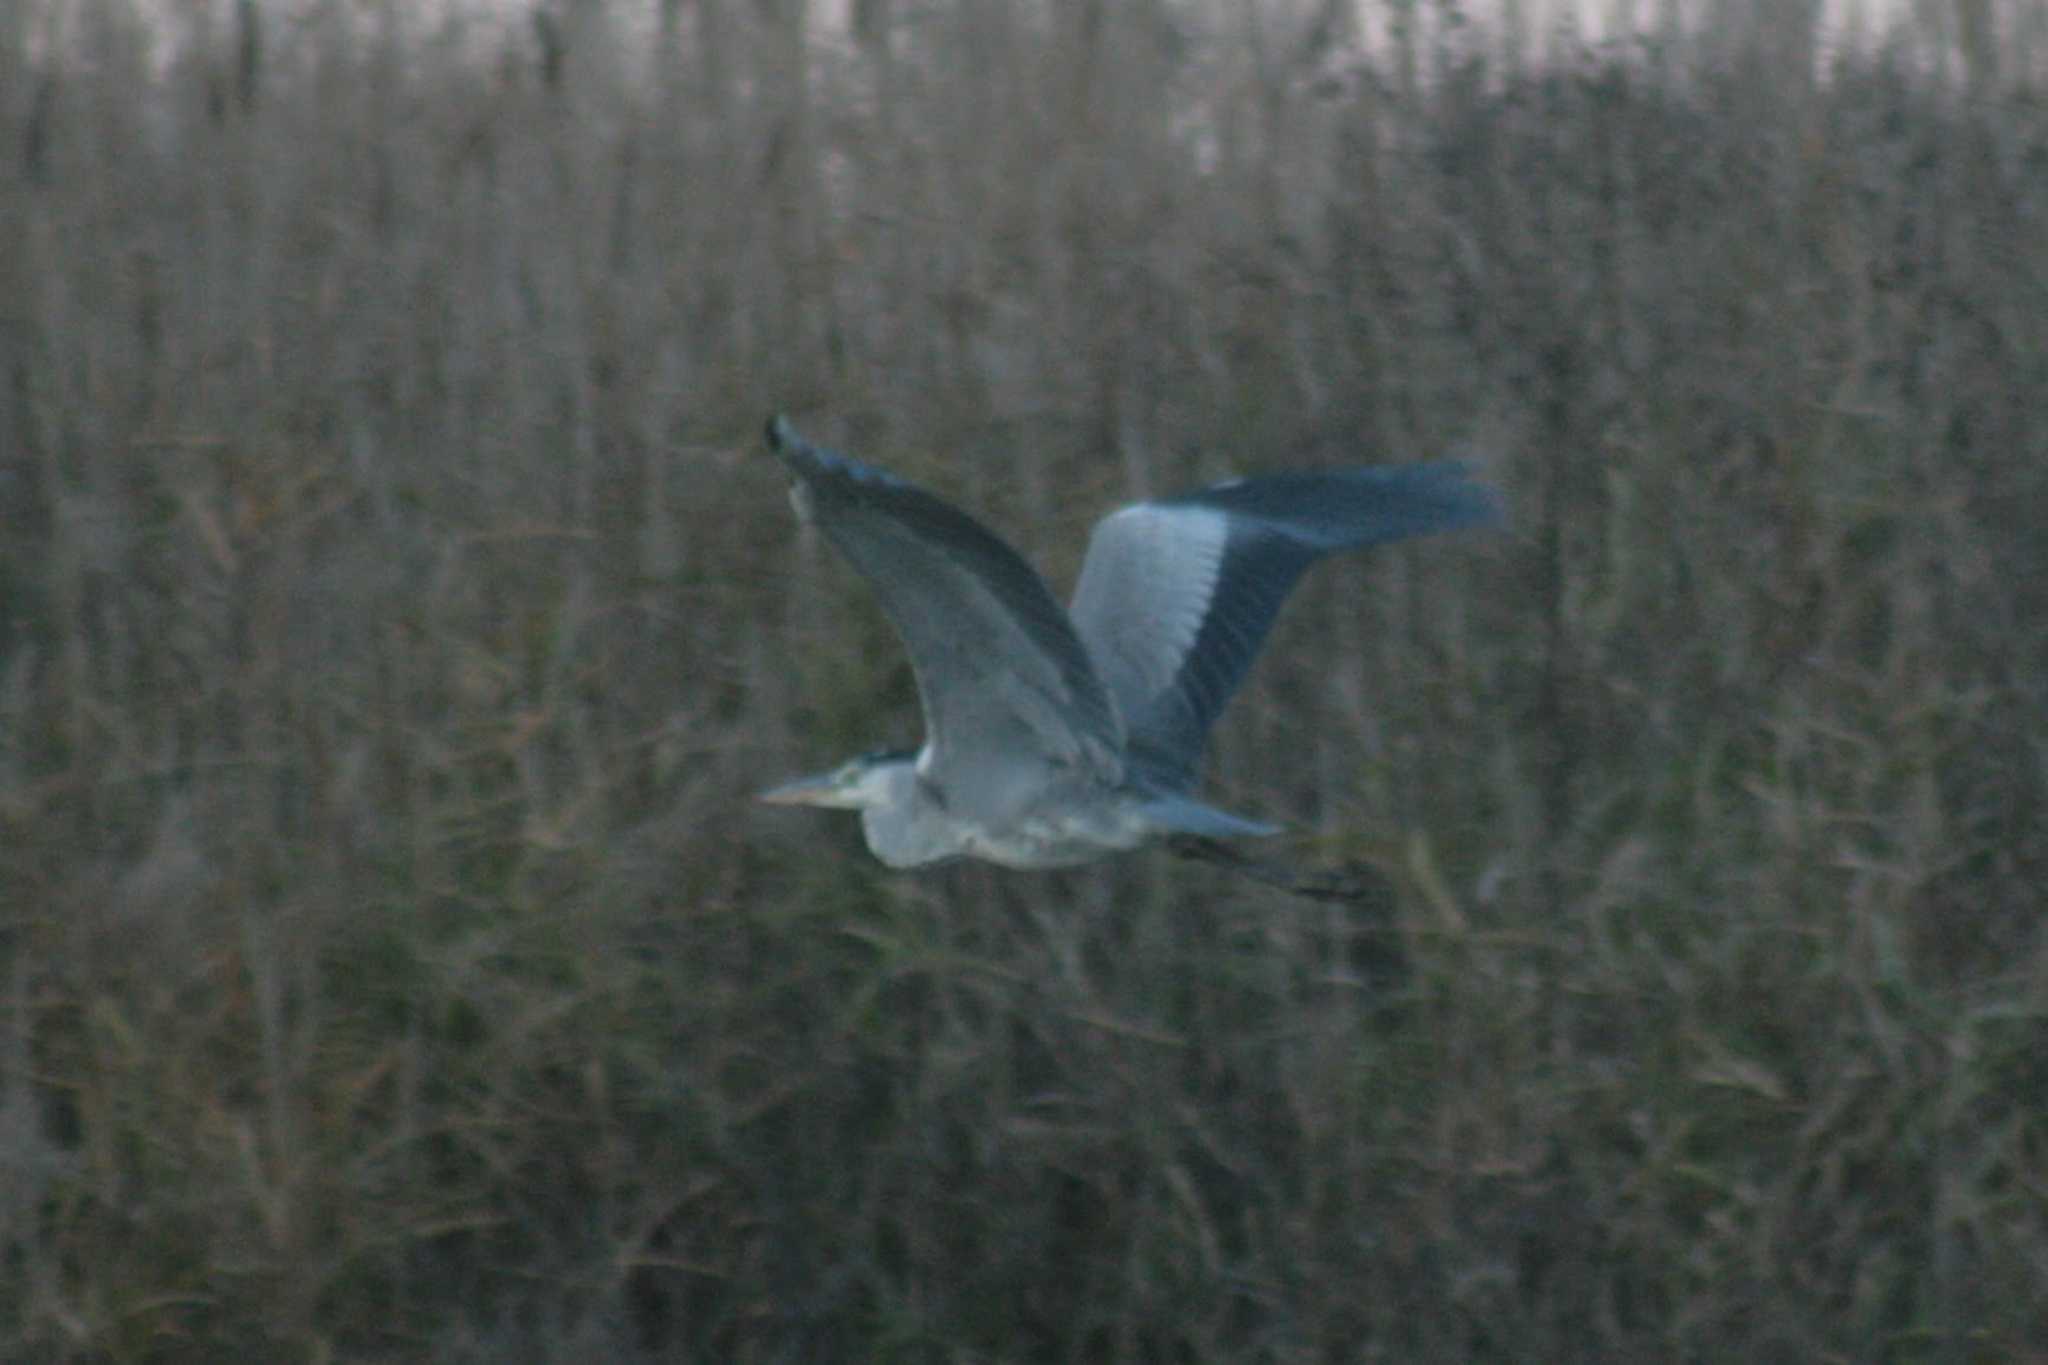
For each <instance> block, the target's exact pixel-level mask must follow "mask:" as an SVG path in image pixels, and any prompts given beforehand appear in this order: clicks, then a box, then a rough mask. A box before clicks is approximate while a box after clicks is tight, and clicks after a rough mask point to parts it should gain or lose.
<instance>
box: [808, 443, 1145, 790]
mask: <svg viewBox="0 0 2048 1365" xmlns="http://www.w3.org/2000/svg"><path fill="white" fill-rule="evenodd" d="M768 445H769V448H770V449H771V450H773V451H774V452H775V454H776V456H777V457H778V458H779V459H781V461H782V463H783V464H784V465H785V466H787V467H788V469H789V471H790V473H791V474H792V475H794V476H795V480H796V482H795V485H794V488H793V490H792V495H791V496H792V497H793V498H794V499H795V501H796V502H797V507H798V511H799V512H800V513H802V514H803V515H804V516H806V517H809V518H810V519H812V520H814V521H815V522H816V523H817V525H818V527H819V529H820V530H822V531H823V532H824V533H825V535H826V536H827V537H828V538H829V539H830V540H831V541H832V543H833V544H834V545H836V546H838V547H839V549H840V551H841V552H842V553H844V554H845V555H846V557H847V558H848V559H849V560H851V561H852V562H853V565H854V567H855V568H856V569H858V570H860V572H861V574H862V575H863V576H864V577H865V578H866V579H867V580H868V583H869V585H870V586H872V587H873V588H874V590H875V596H876V597H877V598H879V599H880V600H881V604H882V610H883V611H884V612H885V613H886V614H887V615H888V617H889V620H890V622H891V623H892V624H894V625H895V627H896V632H897V634H899V635H901V636H902V637H903V643H904V645H905V647H906V648H907V649H908V650H909V651H910V664H911V668H912V669H913V670H914V671H915V673H916V674H917V690H918V696H919V699H920V700H921V701H922V703H923V705H924V718H925V729H926V739H927V742H928V743H929V745H930V753H929V755H928V757H927V759H926V765H927V766H926V769H925V771H926V773H927V776H928V777H929V778H930V779H931V780H932V781H933V782H934V783H935V784H936V785H937V786H938V787H939V789H940V791H941V794H942V795H943V796H944V797H945V799H947V800H949V801H957V802H959V803H963V804H965V805H966V806H968V807H969V809H977V808H978V809H981V810H988V809H992V808H996V807H1000V806H1003V805H1006V804H1008V803H1009V802H1011V801H1014V800H1017V799H1022V798H1023V797H1025V796H1027V795H1028V794H1030V789H1031V788H1032V784H1034V783H1037V782H1041V781H1043V780H1044V772H1045V769H1046V768H1047V767H1048V766H1066V767H1079V768H1081V769H1083V770H1084V771H1087V772H1090V773H1092V774H1094V775H1095V776H1097V777H1099V778H1101V779H1102V780H1104V781H1108V782H1115V781H1117V780H1119V779H1120V778H1121V777H1122V774H1123V741H1124V731H1123V724H1122V721H1121V718H1120V717H1119V716H1118V714H1117V710H1116V707H1115V705H1114V704H1113V703H1112V702H1111V700H1110V697H1109V692H1108V689H1107V688H1105V687H1104V685H1103V683H1102V680H1101V679H1100V678H1099V677H1098V676H1097V675H1096V672H1095V668H1094V665H1093V663H1092V662H1091V660H1090V659H1089V656H1088V651H1087V650H1086V649H1085V648H1084V647H1083V646H1082V644H1081V641H1080V638H1079V637H1078V636H1076V635H1075V633H1074V627H1073V623H1072V622H1071V621H1070V620H1069V619H1068V617H1067V613H1066V611H1065V609H1064V608H1062V607H1061V606H1060V604H1059V602H1058V601H1057V600H1056V599H1055V598H1054V597H1053V595H1052V593H1051V592H1050V591H1049V590H1048V589H1047V588H1046V586H1045V581H1044V580H1043V579H1041V578H1040V577H1039V576H1038V574H1037V573H1036V572H1034V571H1033V570H1032V568H1031V566H1030V565H1029V564H1026V563H1025V562H1024V560H1023V559H1022V558H1020V557H1019V556H1018V554H1017V552H1016V551H1015V550H1012V549H1011V548H1010V547H1009V546H1008V545H1005V544H1004V543H1003V542H1002V541H1001V540H999V539H997V538H996V537H995V535H993V534H992V533H991V532H989V531H988V530H987V529H986V528H985V527H983V526H982V525H981V524H980V523H979V522H977V521H975V520H974V519H973V518H972V517H970V516H968V515H967V514H966V513H964V512H962V511H960V510H958V509H957V508H954V507H952V506H949V505H948V504H946V503H944V502H942V501H940V500H939V499H938V498H936V497H934V496H932V495H931V494H930V493H927V492H925V491H924V490H923V489H921V488H918V487H916V486H915V485H912V484H909V483H906V482H905V481H903V480H902V479H899V478H897V477H896V476H894V475H893V474H889V473H887V472H885V471H883V470H880V469H876V468H873V467H872V466H869V465H864V464H861V463H860V462H859V461H857V460H852V459H849V458H847V457H846V456H844V455H841V454H839V453H837V452H836V451H831V450H826V449H824V448H822V447H819V446H814V445H812V444H811V443H809V442H808V441H806V440H804V439H803V438H802V437H801V436H799V435H797V433H796V431H795V430H794V429H793V428H792V427H791V426H790V425H789V423H788V422H787V421H786V420H785V419H783V418H781V417H777V418H775V419H773V420H772V421H770V422H769V424H768Z"/></svg>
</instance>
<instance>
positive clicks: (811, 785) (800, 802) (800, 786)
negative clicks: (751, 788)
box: [754, 773, 846, 806]
mask: <svg viewBox="0 0 2048 1365" xmlns="http://www.w3.org/2000/svg"><path fill="white" fill-rule="evenodd" d="M754 799H755V800H757V801H766V802H767V803H768V804H769V805H771V806H843V805H845V804H846V803H845V801H844V800H842V799H841V797H840V795H839V788H838V786H837V785H836V784H835V783H834V782H833V781H832V775H831V774H830V773H817V774H815V775H813V776H811V777H799V778H796V779H795V780H793V781H789V782H784V783H782V784H780V785H779V786H774V787H770V788H769V789H768V790H767V791H764V792H762V793H761V794H760V795H759V796H757V797H755V798H754Z"/></svg>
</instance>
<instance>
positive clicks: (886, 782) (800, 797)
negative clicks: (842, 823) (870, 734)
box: [760, 749, 917, 810]
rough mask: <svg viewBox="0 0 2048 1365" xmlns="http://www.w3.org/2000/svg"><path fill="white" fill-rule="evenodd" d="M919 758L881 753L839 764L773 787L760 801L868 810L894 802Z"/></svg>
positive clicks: (904, 752)
mask: <svg viewBox="0 0 2048 1365" xmlns="http://www.w3.org/2000/svg"><path fill="white" fill-rule="evenodd" d="M916 759H917V755H916V754H914V753H912V752H910V751H908V750H903V749H878V750H876V751H875V752H874V753H870V754H862V755H861V756H860V757H859V758H856V759H852V760H850V761H848V762H845V763H842V764H840V765H839V766H838V767H836V768H834V769H833V770H832V771H831V772H829V773H819V774H817V775H815V776H812V777H799V778H797V779H796V780H794V781H792V782H784V783H782V784H781V785H780V786H774V787H770V788H769V789H768V790H767V791H764V792H762V793H761V795H760V799H761V800H763V801H766V802H768V803H769V804H770V805H775V806H826V807H829V808H831V809H833V810H866V809H869V808H871V807H875V806H880V805H883V804H885V803H886V802H889V801H890V800H892V799H893V798H894V793H895V790H896V789H895V785H894V784H895V781H896V780H897V778H898V775H899V774H900V773H901V772H902V770H903V769H905V768H907V767H909V766H910V765H911V764H912V763H914V762H915V761H916Z"/></svg>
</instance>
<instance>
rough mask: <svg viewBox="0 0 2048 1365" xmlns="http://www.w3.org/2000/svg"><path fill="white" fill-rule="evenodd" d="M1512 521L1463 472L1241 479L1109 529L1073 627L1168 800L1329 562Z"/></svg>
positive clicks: (1145, 510)
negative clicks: (1303, 586) (1298, 588)
mask: <svg viewBox="0 0 2048 1365" xmlns="http://www.w3.org/2000/svg"><path fill="white" fill-rule="evenodd" d="M1499 519H1500V503H1499V500H1498V499H1497V498H1496V497H1495V495H1494V494H1493V492H1492V490H1490V489H1488V488H1487V487H1485V486H1484V485H1482V484H1477V483H1474V482H1472V481H1471V480H1470V479H1469V478H1468V477H1467V476H1466V473H1465V470H1464V468H1463V466H1461V465H1457V464H1452V463H1440V464H1417V465H1388V466H1383V467H1380V468H1376V469H1337V470H1329V471H1323V472H1313V473H1310V472H1303V473H1289V474H1277V475H1270V476H1267V477H1264V478H1256V479H1236V480H1233V481H1231V482H1229V483H1220V484H1217V485H1215V486H1214V487H1211V488H1204V489H1201V490H1200V491H1198V492H1194V493H1187V494H1183V495H1182V496H1180V497H1176V498H1168V499H1165V500H1163V501H1158V502H1141V503H1137V504H1135V505H1133V506H1130V507H1126V508H1124V509H1122V510H1121V511H1119V512H1115V513H1112V514H1111V515H1110V516H1108V517H1105V518H1104V519H1103V520H1102V521H1101V522H1100V523H1098V524H1097V525H1096V527H1095V534H1094V537H1093V538H1092V539H1091V540H1090V541H1089V543H1088V557H1087V559H1086V561H1084V563H1083V564H1082V567H1081V581H1080V582H1079V583H1078V584H1077V585H1076V586H1075V589H1074V605H1073V611H1072V615H1073V621H1074V628H1075V630H1077V631H1078V632H1079V633H1080V637H1081V639H1082V641H1083V642H1084V643H1085V644H1086V645H1087V647H1088V651H1089V653H1090V655H1091V656H1092V657H1093V658H1094V660H1095V666H1096V668H1097V669H1098V670H1099V671H1100V672H1101V674H1102V678H1103V681H1104V682H1105V683H1107V684H1108V686H1109V690H1110V693H1111V695H1112V696H1114V697H1115V699H1116V704H1117V707H1118V708H1119V710H1120V711H1121V712H1122V714H1123V718H1124V725H1125V728H1126V731H1127V732H1128V737H1129V747H1128V750H1127V753H1128V758H1129V761H1130V763H1131V764H1132V765H1134V766H1135V767H1136V768H1138V770H1139V771H1141V772H1142V773H1144V775H1145V776H1146V777H1147V778H1149V779H1150V780H1151V781H1152V782H1154V783H1155V784H1157V785H1160V786H1162V787H1164V788H1166V789H1168V790H1179V789H1181V788H1184V787H1185V786H1186V785H1187V784H1188V783H1189V782H1190V781H1191V780H1192V779H1193V777H1194V772H1195V764H1196V762H1197V761H1198V760H1199V759H1200V758H1201V754H1202V745H1203V742H1204V740H1205V739H1206V738H1207V736H1208V733H1209V727H1210V726H1211V725H1212V724H1214V723H1215V720H1216V717H1217V716H1218V715H1219V714H1220V713H1221V712H1222V710H1223V707H1224V705H1225V704H1226V703H1228V702H1229V700H1230V698H1231V696H1232V695H1233V694H1235V693H1236V691H1237V688H1238V685H1239V684H1240V683H1241V682H1243V681H1244V675H1245V671H1246V670H1247V669H1248V668H1250V667H1251V662H1252V660H1253V659H1254V658H1256V657H1257V655H1258V652H1259V647H1260V646H1261V645H1262V644H1264V643H1265V639H1266V632H1267V631H1268V630H1270V629H1271V628H1272V625H1273V618H1274V617H1275V616H1277V615H1278V614H1279V611H1280V605H1281V603H1283V602H1284V601H1286V600H1287V594H1288V593H1289V592H1290V591H1292V590H1293V588H1294V585H1295V583H1296V582H1298V581H1299V580H1300V578H1301V575H1302V573H1303V571H1305V570H1306V569H1307V568H1308V566H1309V565H1311V564H1313V563H1314V562H1315V561H1316V560H1317V559H1319V558H1321V557H1322V556H1324V555H1326V554H1331V553H1334V552H1336V551H1338V550H1352V549H1359V548H1362V547H1364V546H1368V545H1377V544H1380V543H1382V542H1384V541H1389V540H1398V539H1401V538H1402V537H1404V536H1414V535H1422V534H1424V533H1425V532H1430V531H1448V530H1452V529H1454V528H1457V527H1461V526H1476V525H1483V524H1486V523H1489V522H1494V521H1498V520H1499Z"/></svg>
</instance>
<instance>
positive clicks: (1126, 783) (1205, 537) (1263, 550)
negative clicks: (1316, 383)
mask: <svg viewBox="0 0 2048 1365" xmlns="http://www.w3.org/2000/svg"><path fill="white" fill-rule="evenodd" d="M768 446H769V449H770V450H772V451H773V452H774V453H775V455H776V457H777V458H778V459H780V460H781V462H782V464H783V465H784V466H785V467H786V468H787V470H788V472H789V475H790V478H791V489H790V497H791V501H792V502H793V503H794V504H795V505H796V508H797V511H798V514H799V515H800V516H803V517H805V518H807V519H809V520H811V521H813V522H815V524H816V525H817V526H818V528H819V529H820V530H822V531H823V532H824V533H825V535H826V537H827V538H828V539H830V540H831V541H832V543H833V544H834V545H835V546H837V547H838V549H839V550H840V552H841V553H843V554H844V555H845V556H846V558H847V559H848V560H850V561H851V562H852V563H853V566H854V568H855V569H857V570H859V571H860V573H861V574H862V575H863V576H864V577H865V578H866V579H867V581H868V585H869V586H870V587H871V588H872V589H873V590H874V593H875V596H876V597H877V598H878V599H879V600H880V603H881V607H882V610H883V612H884V614H886V615H887V616H888V618H889V620H890V622H891V623H892V624H893V625H894V626H895V628H896V632H897V634H898V635H899V636H901V637H902V640H903V643H904V645H905V646H906V647H907V648H908V650H909V653H910V663H911V670H912V672H913V673H914V674H915V676H916V679H917V690H918V697H919V700H920V702H921V703H922V705H923V709H924V722H925V740H924V745H923V747H922V748H920V749H918V750H916V751H915V752H910V751H896V752H876V753H872V754H867V755H865V756H863V757H860V758H856V759H854V760H852V761H851V762H849V763H846V764H844V765H843V766H841V767H839V768H837V769H835V770H833V771H832V772H829V773H824V774H820V775H818V776H815V777H806V778H800V779H798V780H797V781H794V782H787V783H784V784H782V785H781V786H778V787H774V788H772V789H770V790H768V791H766V792H763V793H761V799H762V800H764V801H769V802H775V803H780V804H801V805H811V806H829V807H836V808H840V809H846V810H858V811H859V812H860V813H861V825H862V827H863V830H864V831H865V833H866V835H867V842H868V847H869V848H870V849H872V850H873V851H874V854H875V856H876V857H877V858H880V859H881V860H882V861H883V862H884V863H887V864H888V865H889V866H891V867H916V866H918V865H920V864H924V863H931V862H937V861H939V860H941V859H946V858H955V857H972V858H982V859H986V860H988V861H990V862H994V863H1001V864H1004V865H1006V866H1009V867H1020V868H1037V867H1064V866H1068V865H1070V864H1075V863H1082V862H1088V861H1091V860H1093V859H1096V858H1100V857H1103V856H1105V855H1107V854H1111V853H1116V852H1120V851H1123V850H1126V849H1132V848H1136V847H1137V846H1139V845H1140V844H1143V843H1146V842H1148V841H1150V840H1154V839H1160V838H1166V837H1169V836H1176V835H1183V836H1184V835H1192V836H1197V837H1198V838H1201V839H1205V840H1214V839H1219V838H1230V837H1234V836H1242V835H1262V834H1272V833H1276V832H1277V827H1276V826H1273V825H1267V824H1262V823H1260V822H1258V821H1254V820H1248V819H1245V818H1243V817H1242V816H1237V815H1232V814H1229V813H1228V812H1226V811H1221V810H1218V809H1216V808H1215V807H1213V806H1209V805H1205V804H1204V803H1202V802H1200V801H1198V800H1196V799H1195V798H1194V797H1193V796H1192V795H1190V794H1189V793H1190V788H1191V787H1192V785H1193V782H1194V778H1195V772H1196V764H1197V761H1198V760H1199V758H1200V757H1201V752H1202V746H1203V742H1204V740H1205V738H1206V737H1207V735H1208V732H1209V728H1210V726H1211V724H1212V723H1214V721H1215V719H1216V717H1217V715H1218V713H1220V712H1221V711H1222V710H1223V707H1224V705H1225V703H1227V702H1228V701H1229V700H1230V697H1231V694H1232V693H1234V692H1235V691H1236V690H1237V687H1238V684H1239V683H1240V682H1242V681H1243V679H1244V675H1245V671H1246V669H1247V668H1249V667H1250V665H1251V662H1252V660H1253V658H1254V657H1255V656H1256V655H1257V653H1258V651H1259V647H1260V645H1261V644H1262V643H1263V642H1264V640H1265V637H1266V632H1267V630H1268V629H1269V628H1270V627H1271V625H1272V623H1273V619H1274V617H1275V616H1276V615H1277V614H1278V613H1279V610H1280V606H1281V604H1282V602H1283V601H1284V600H1285V599H1286V597H1287V594H1288V593H1289V592H1290V591H1291V590H1292V589H1293V587H1294V584H1295V582H1296V581H1297V580H1298V579H1299V578H1300V577H1301V575H1302V573H1303V572H1304V571H1305V570H1306V569H1307V568H1308V567H1309V565H1310V564H1312V563H1314V562H1315V561H1316V560H1317V559H1319V558H1321V557H1322V556H1324V555H1327V554H1331V553H1334V552H1336V551H1339V550H1350V549H1357V548H1361V547H1363V546H1368V545H1376V544H1380V543H1382V542H1385V541H1389V540H1398V539H1400V538H1402V537H1405V536H1414V535H1422V534H1424V533H1426V532H1431V531H1445V530H1451V529H1454V528H1457V527H1463V526H1478V525H1484V524H1487V523H1491V522H1495V521H1498V520H1499V519H1500V505H1499V502H1498V499H1497V498H1496V497H1495V495H1494V494H1493V492H1492V491H1491V490H1490V489H1489V488H1487V487H1486V486H1485V485H1483V484H1479V483H1475V482H1473V481H1472V480H1471V479H1470V478H1469V477H1467V475H1466V473H1465V470H1464V469H1463V467H1462V466H1460V465H1457V464H1455V463H1449V462H1443V463H1434V464H1411V465H1387V466H1380V467H1374V468H1350V469H1330V470H1318V471H1314V472H1308V471H1300V472H1292V473H1282V474H1271V475H1266V476H1263V477H1259V478H1247V479H1232V480H1230V481H1228V482H1225V483H1219V484H1214V485H1211V486H1210V487H1207V488H1202V489H1198V490H1197V491H1195V492H1192V493H1183V494H1181V495H1179V496H1177V497H1171V498H1163V499H1158V500H1155V501H1150V502H1140V503H1134V504H1132V505H1130V506H1128V507H1124V508H1122V509H1120V510H1118V511H1116V512H1112V513H1111V514H1110V515H1108V516H1107V517H1105V518H1103V519H1102V520H1101V521H1100V522H1098V523H1097V524H1096V527H1095V531H1094V535H1093V537H1092V538H1091V539H1090V541H1089V544H1088V554H1087V558H1086V559H1085V560H1084V562H1083V564H1082V568H1081V576H1080V581H1079V582H1078V583H1077V584H1076V586H1075V589H1074V601H1073V606H1072V607H1071V608H1068V609H1062V608H1061V606H1060V604H1059V602H1058V601H1057V600H1056V599H1055V598H1054V597H1053V595H1052V592H1051V591H1050V590H1049V589H1048V588H1047V587H1046V584H1045V580H1044V579H1042V578H1040V577H1039V576H1038V574H1037V573H1035V572H1034V571H1033V570H1032V568H1031V566H1030V565H1029V564H1027V563H1025V561H1024V560H1023V558H1022V557H1020V556H1019V555H1018V554H1017V552H1016V551H1015V550H1013V549H1011V548H1010V547H1009V546H1008V545H1006V544H1004V543H1003V541H1001V540H1000V539H998V538H997V537H996V536H995V535H994V534H993V533H992V532H990V531H989V530H987V529H986V528H985V527H983V526H982V525H981V523H980V522H978V521H976V520H974V518H972V517H970V516H968V515H967V514H966V513H965V512H962V511H960V510H959V509H957V508H955V507H953V506H951V505H950V504H948V503H946V502H944V501H942V500H941V499H939V498H937V497H935V496H934V495H932V494H931V493H928V492H926V491H925V490H924V489H922V488H919V487H917V486H916V485H914V484H911V483H909V482H907V481H905V480H903V479H900V478H897V477H896V476H895V475H893V474H890V473H888V472H887V471H885V470H881V469H877V468H875V467H874V466H872V465H867V464H863V463H861V462H860V461H858V460H854V459H852V458H850V457H848V456H846V455H842V454H840V453H838V452H837V451H833V450H828V449H825V448H823V447H821V446H816V445H813V444H811V443H810V442H808V441H806V440H804V439H803V437H801V436H799V435H798V434H797V432H796V430H795V429H794V428H793V427H791V426H790V424H789V422H788V421H787V420H786V419H785V418H783V417H780V416H777V417H774V418H772V419H771V420H770V421H769V423H768Z"/></svg>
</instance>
